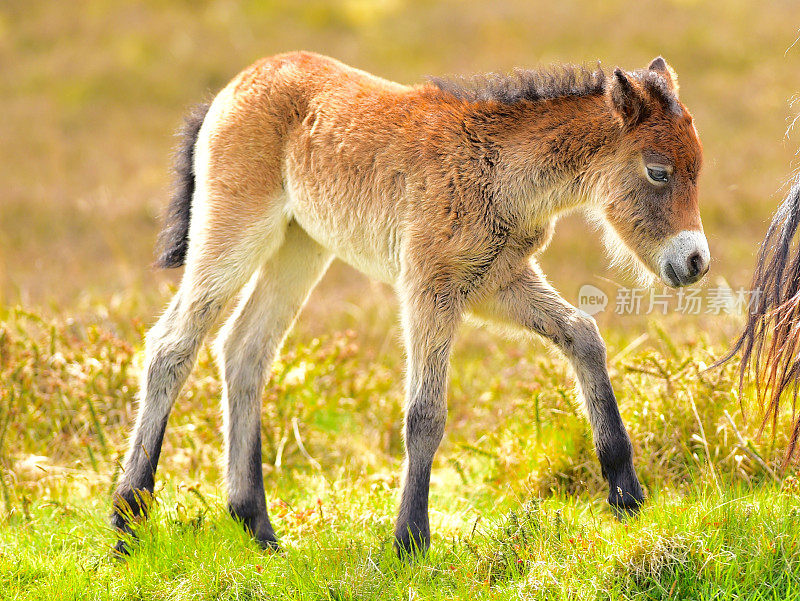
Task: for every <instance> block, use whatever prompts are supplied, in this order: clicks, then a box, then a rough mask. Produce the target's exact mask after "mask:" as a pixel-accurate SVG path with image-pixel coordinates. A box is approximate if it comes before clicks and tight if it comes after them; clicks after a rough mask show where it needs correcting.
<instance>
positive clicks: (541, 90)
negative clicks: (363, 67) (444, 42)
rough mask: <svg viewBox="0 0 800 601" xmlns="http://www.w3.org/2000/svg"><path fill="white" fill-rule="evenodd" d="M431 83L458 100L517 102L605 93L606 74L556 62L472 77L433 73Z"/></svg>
mask: <svg viewBox="0 0 800 601" xmlns="http://www.w3.org/2000/svg"><path fill="white" fill-rule="evenodd" d="M430 81H431V83H433V85H435V86H436V87H437V88H439V89H440V90H441V91H442V92H445V93H446V94H450V95H451V96H454V97H456V98H458V99H459V100H467V101H472V102H476V101H495V102H500V103H503V104H515V103H517V102H520V101H530V102H536V101H539V100H549V99H552V98H562V97H564V96H591V95H595V94H602V93H603V92H604V91H605V86H606V74H605V73H604V72H603V70H602V69H601V68H600V67H598V68H597V69H588V68H586V67H582V66H575V65H554V66H551V67H546V68H544V69H536V70H532V69H515V70H514V71H513V72H512V73H510V74H504V73H484V74H480V75H473V76H470V77H453V78H442V77H431V78H430Z"/></svg>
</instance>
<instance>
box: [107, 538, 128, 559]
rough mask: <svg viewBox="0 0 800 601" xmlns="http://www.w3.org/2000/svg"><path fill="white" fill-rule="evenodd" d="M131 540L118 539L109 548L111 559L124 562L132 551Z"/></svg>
mask: <svg viewBox="0 0 800 601" xmlns="http://www.w3.org/2000/svg"><path fill="white" fill-rule="evenodd" d="M132 545H133V541H132V540H124V539H119V540H118V541H117V542H116V543H115V544H114V546H113V547H112V548H111V557H112V558H113V559H116V560H117V561H125V560H126V559H128V557H130V555H131V551H132V548H131V547H132Z"/></svg>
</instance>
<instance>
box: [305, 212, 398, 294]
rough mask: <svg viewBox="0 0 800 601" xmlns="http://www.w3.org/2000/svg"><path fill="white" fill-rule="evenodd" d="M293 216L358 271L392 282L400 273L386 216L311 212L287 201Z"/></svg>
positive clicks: (391, 226) (394, 235)
mask: <svg viewBox="0 0 800 601" xmlns="http://www.w3.org/2000/svg"><path fill="white" fill-rule="evenodd" d="M290 207H291V208H292V211H291V214H292V217H293V218H294V220H295V221H296V222H297V223H298V225H299V226H300V227H302V228H303V230H305V232H306V233H307V234H308V235H309V236H311V238H313V239H314V240H316V241H317V242H318V243H319V244H320V245H322V246H324V247H325V248H327V249H328V250H329V251H331V252H332V253H333V254H334V255H335V256H336V257H338V258H339V259H341V260H342V261H344V262H345V263H347V264H349V265H350V266H352V267H354V268H355V269H357V270H358V271H360V272H361V273H363V274H365V275H367V276H369V277H370V278H373V279H375V280H378V281H380V282H384V283H386V284H392V285H393V284H395V283H396V282H397V279H398V277H399V275H400V235H399V232H398V228H397V227H395V225H394V224H393V223H391V222H390V221H389V220H386V219H375V218H373V219H368V218H365V217H366V216H364V215H360V216H356V215H352V214H350V215H331V214H329V215H324V216H323V215H313V214H310V212H309V211H307V210H303V209H304V208H307V207H304V203H296V204H295V203H290Z"/></svg>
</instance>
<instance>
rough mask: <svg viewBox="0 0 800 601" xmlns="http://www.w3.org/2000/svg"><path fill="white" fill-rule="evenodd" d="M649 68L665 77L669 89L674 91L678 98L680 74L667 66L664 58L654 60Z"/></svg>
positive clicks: (658, 57) (659, 57)
mask: <svg viewBox="0 0 800 601" xmlns="http://www.w3.org/2000/svg"><path fill="white" fill-rule="evenodd" d="M647 68H648V69H649V70H650V71H655V72H656V73H658V74H659V75H660V76H661V77H663V78H664V81H666V82H667V87H668V88H669V89H670V90H672V92H673V93H674V94H675V95H676V96H677V95H678V74H677V73H675V70H674V69H673V68H672V67H670V66H669V65H668V64H667V61H665V60H664V57H663V56H657V57H656V58H654V59H653V60H652V61H651V62H650V65H649V66H648V67H647Z"/></svg>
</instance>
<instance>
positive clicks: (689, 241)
mask: <svg viewBox="0 0 800 601" xmlns="http://www.w3.org/2000/svg"><path fill="white" fill-rule="evenodd" d="M710 260H711V253H710V252H709V251H708V241H707V240H706V237H705V236H704V235H703V232H699V231H696V230H684V231H682V232H680V233H679V234H676V235H675V236H673V237H672V238H670V239H669V240H668V241H667V242H666V243H665V244H664V246H663V247H662V250H661V256H660V257H659V261H658V264H659V269H660V272H661V273H660V275H661V280H662V281H663V282H664V283H665V284H667V285H668V286H672V287H673V288H679V287H680V286H688V285H689V284H694V283H695V282H696V281H697V280H699V279H700V278H702V277H703V276H704V275H705V274H706V273H707V272H708V263H709V261H710Z"/></svg>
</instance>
